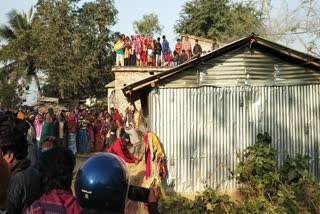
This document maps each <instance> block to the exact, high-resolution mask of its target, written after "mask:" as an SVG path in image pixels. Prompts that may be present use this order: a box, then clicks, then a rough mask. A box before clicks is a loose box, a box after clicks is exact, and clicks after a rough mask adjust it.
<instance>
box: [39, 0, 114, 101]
mask: <svg viewBox="0 0 320 214" xmlns="http://www.w3.org/2000/svg"><path fill="white" fill-rule="evenodd" d="M36 7H37V14H36V15H37V20H38V21H37V23H36V27H35V29H36V30H35V33H36V35H37V37H38V38H39V42H40V46H39V48H38V49H37V51H36V54H37V56H38V57H39V64H40V65H41V67H42V68H43V69H44V72H45V73H46V74H47V86H46V88H48V87H49V88H51V91H56V92H60V97H61V98H64V96H65V95H67V96H69V97H74V96H77V97H86V96H91V95H93V94H96V92H97V86H98V85H99V84H98V83H101V84H100V85H102V87H100V89H101V88H102V89H103V85H104V83H106V82H107V81H110V79H111V78H112V74H111V65H112V64H113V61H112V60H114V59H113V56H112V46H111V43H112V34H111V31H110V29H109V28H110V26H112V25H114V24H115V17H116V14H117V10H116V9H115V7H114V5H113V1H111V0H97V1H95V2H88V3H85V4H83V5H82V6H81V7H78V6H77V5H76V4H75V3H74V1H73V0H62V1H60V0H40V1H39V2H38V4H37V6H36Z"/></svg>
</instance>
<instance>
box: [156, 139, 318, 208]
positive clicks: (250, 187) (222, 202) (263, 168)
mask: <svg viewBox="0 0 320 214" xmlns="http://www.w3.org/2000/svg"><path fill="white" fill-rule="evenodd" d="M276 155H277V152H276V151H275V150H274V149H273V148H272V147H271V137H270V136H269V135H268V133H265V134H258V136H257V141H256V143H255V144H254V145H253V146H250V147H248V148H247V149H246V151H245V152H244V153H243V154H237V157H238V158H239V159H240V160H241V161H240V162H239V163H238V164H237V167H236V170H235V171H232V172H231V177H232V178H236V180H237V181H238V183H239V191H240V193H241V194H242V196H243V198H244V200H243V201H242V202H233V201H232V200H231V199H230V197H229V196H227V195H222V196H218V195H217V194H216V192H215V191H214V190H212V189H207V190H205V191H204V192H202V193H201V194H199V195H197V196H196V197H195V199H194V200H190V199H187V198H184V197H182V196H181V195H175V196H172V197H167V198H166V199H165V200H162V201H161V202H160V207H159V209H160V211H161V213H168V214H170V213H219V214H220V213H228V214H233V213H237V214H247V213H252V214H255V213H257V214H260V213H275V214H276V213H290V214H291V213H292V214H295V213H297V214H298V213H299V214H300V213H305V214H307V213H320V185H319V183H318V182H317V181H315V179H314V178H313V177H312V176H310V174H309V171H308V170H309V160H310V158H309V157H308V156H303V155H300V154H296V155H295V156H294V157H289V156H288V157H287V158H286V160H284V162H283V163H282V164H281V165H280V164H279V163H277V161H275V160H276V158H275V157H276Z"/></svg>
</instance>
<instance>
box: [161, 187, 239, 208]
mask: <svg viewBox="0 0 320 214" xmlns="http://www.w3.org/2000/svg"><path fill="white" fill-rule="evenodd" d="M234 210H235V203H234V202H232V201H231V200H230V197H229V196H227V195H222V196H218V195H217V194H216V192H215V191H214V190H212V189H207V190H205V191H204V192H202V193H201V194H199V195H197V196H196V197H195V199H194V200H190V199H187V198H185V197H182V196H181V195H175V196H170V197H167V198H166V199H165V200H162V201H161V202H160V206H159V211H160V212H161V213H168V214H171V213H172V214H173V213H217V214H218V213H232V212H233V211H234Z"/></svg>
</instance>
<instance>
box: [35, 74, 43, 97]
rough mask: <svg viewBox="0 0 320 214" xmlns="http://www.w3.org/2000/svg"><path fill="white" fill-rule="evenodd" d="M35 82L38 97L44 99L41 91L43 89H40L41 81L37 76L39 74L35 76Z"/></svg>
mask: <svg viewBox="0 0 320 214" xmlns="http://www.w3.org/2000/svg"><path fill="white" fill-rule="evenodd" d="M34 80H35V81H36V86H37V92H38V97H42V91H41V87H40V81H39V77H38V76H37V74H35V75H34Z"/></svg>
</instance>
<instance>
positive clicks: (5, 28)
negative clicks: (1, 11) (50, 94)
mask: <svg viewBox="0 0 320 214" xmlns="http://www.w3.org/2000/svg"><path fill="white" fill-rule="evenodd" d="M7 16H8V24H7V25H2V26H1V27H0V39H2V40H4V41H5V42H6V44H4V45H2V47H1V49H0V61H1V62H2V63H3V64H5V65H7V64H11V65H12V66H11V69H12V70H11V72H13V73H12V74H11V79H12V77H15V78H16V79H15V80H14V81H12V83H11V84H17V83H18V82H19V84H17V86H16V87H17V88H18V91H19V92H21V93H22V92H23V88H24V87H25V86H26V85H29V84H30V82H31V79H32V78H34V79H35V81H36V85H37V89H38V96H42V93H41V88H40V83H39V79H38V75H37V73H38V70H39V67H38V66H37V60H36V57H35V55H34V51H35V48H36V47H37V45H38V41H37V38H35V37H33V32H32V26H33V23H34V16H33V10H32V9H30V10H29V12H28V13H18V12H17V11H16V10H11V11H10V12H9V13H8V15H7Z"/></svg>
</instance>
